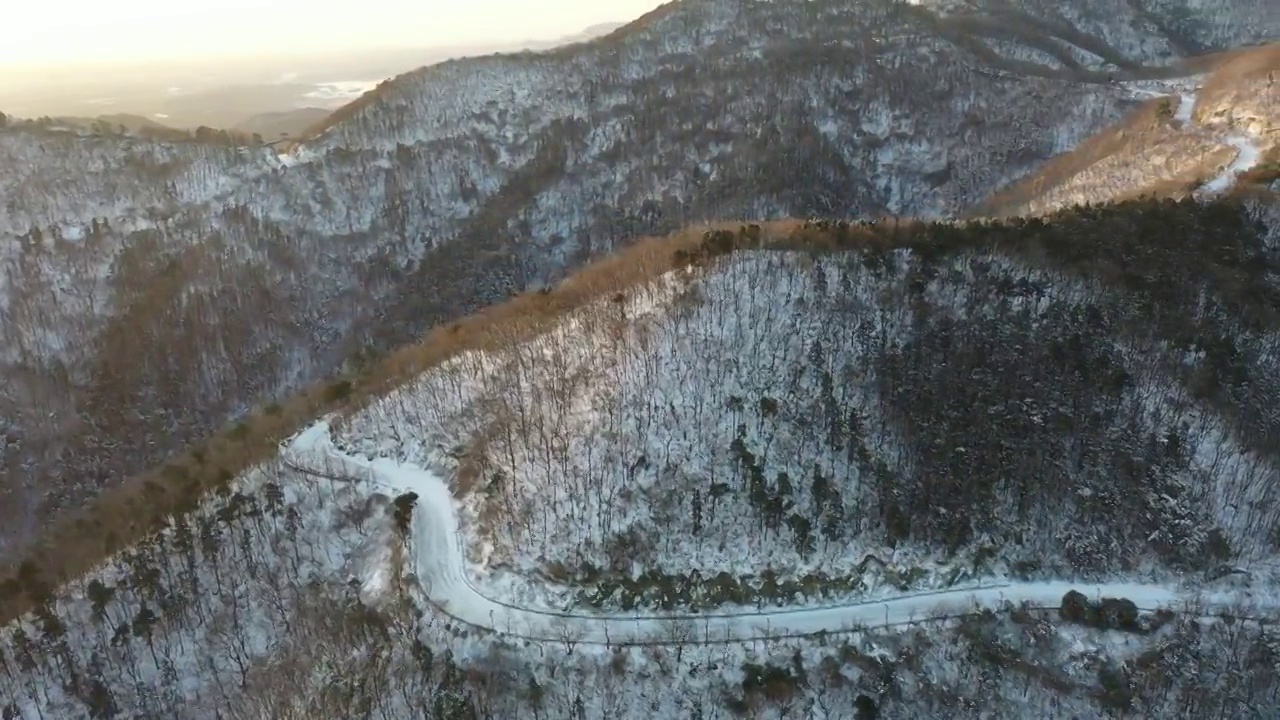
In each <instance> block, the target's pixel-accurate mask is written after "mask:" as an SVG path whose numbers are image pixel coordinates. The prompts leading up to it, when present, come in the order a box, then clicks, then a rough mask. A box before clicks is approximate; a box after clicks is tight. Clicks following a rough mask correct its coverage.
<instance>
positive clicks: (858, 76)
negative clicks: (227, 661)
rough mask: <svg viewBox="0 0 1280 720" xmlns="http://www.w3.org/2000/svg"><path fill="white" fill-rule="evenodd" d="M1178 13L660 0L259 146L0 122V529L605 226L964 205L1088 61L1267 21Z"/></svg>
mask: <svg viewBox="0 0 1280 720" xmlns="http://www.w3.org/2000/svg"><path fill="white" fill-rule="evenodd" d="M1186 7H1187V6H1184V5H1182V4H1180V3H1164V4H1160V5H1157V4H1156V3H1146V4H1143V3H1137V2H1135V3H1129V4H1126V5H1125V6H1124V7H1122V8H1121V9H1120V10H1119V11H1117V9H1116V7H1115V4H1114V3H1110V2H1102V1H1101V0H1097V1H1093V2H1084V3H1078V4H1073V6H1072V7H1070V8H1064V7H1061V6H1060V4H1057V3H1038V2H1030V1H1027V2H1021V3H1017V4H1009V3H996V2H991V3H982V4H978V5H969V4H966V5H964V6H962V7H956V8H944V7H940V6H932V5H911V4H906V3H901V2H895V1H891V0H873V1H871V2H865V3H857V4H853V5H851V4H848V3H842V2H799V1H798V0H795V1H787V2H728V1H724V0H686V1H685V2H677V3H671V4H669V5H667V6H664V7H663V8H660V9H659V10H657V11H655V12H654V13H652V14H651V15H650V16H647V17H645V18H642V19H641V20H639V21H637V22H635V23H632V24H630V25H628V26H626V27H624V28H621V29H619V30H616V31H614V32H613V33H611V34H609V35H608V36H606V37H603V38H600V39H597V40H594V41H591V42H587V43H583V44H577V45H573V46H570V47H567V48H562V49H559V50H555V51H550V52H546V53H522V54H513V55H501V56H493V57H486V58H478V59H470V60H464V61H454V62H448V63H443V64H440V65H435V66H431V67H428V68H424V69H422V70H419V71H415V72H413V73H409V74H407V75H405V76H402V77H400V78H397V79H395V80H394V81H391V82H388V83H385V84H384V85H383V86H382V87H380V88H379V89H377V90H375V91H373V92H371V93H370V94H369V95H367V96H366V97H365V98H363V99H361V100H360V101H357V102H355V103H353V104H352V105H350V106H349V107H348V108H346V109H344V110H343V111H341V112H339V113H337V114H335V115H334V116H332V117H331V118H330V119H329V120H328V121H326V123H325V124H324V125H323V126H321V127H319V128H317V129H316V131H315V132H314V133H313V135H312V137H311V139H309V140H308V141H306V142H304V143H302V144H301V145H300V146H299V147H297V148H295V149H294V150H293V151H292V152H290V153H288V154H286V155H283V156H277V155H276V154H275V153H274V152H272V151H271V150H269V149H265V148H260V147H246V146H243V145H240V144H237V143H236V142H234V139H233V138H231V137H230V136H228V135H226V134H219V133H217V132H210V133H205V134H204V136H200V134H197V136H196V137H194V138H173V139H164V138H159V139H157V138H147V137H138V136H135V135H133V134H130V135H126V136H118V135H107V134H101V133H98V134H87V135H86V134H84V133H75V132H61V131H56V130H50V129H48V128H41V127H33V126H25V125H24V126H15V127H8V128H6V129H3V130H0V166H3V167H4V168H6V170H7V172H6V173H5V174H4V175H3V176H2V177H0V202H3V203H4V204H3V206H2V207H3V213H0V224H2V225H0V263H3V266H4V272H3V273H2V274H0V372H2V373H3V375H4V376H5V377H6V378H7V379H9V380H10V381H9V382H8V383H6V385H5V387H4V388H3V390H0V462H3V464H4V467H5V468H6V471H7V473H6V478H5V482H4V483H3V485H2V486H0V493H3V495H2V496H0V514H3V517H0V528H2V530H0V547H3V548H12V547H14V546H16V545H19V544H21V543H22V542H24V541H26V540H29V539H30V538H31V537H32V535H33V533H34V531H35V530H36V529H37V528H36V524H37V521H36V518H39V517H42V513H43V514H47V513H49V512H53V511H57V510H59V509H64V508H74V507H77V506H79V505H81V504H82V503H83V502H84V501H85V500H86V499H87V498H90V497H93V496H94V495H96V494H97V493H99V492H100V491H101V490H102V489H103V488H107V487H111V486H114V485H118V484H120V483H122V482H124V481H125V480H126V479H127V478H131V477H134V476H135V475H137V474H138V473H140V472H142V471H143V470H145V469H146V468H149V467H153V466H155V465H156V464H157V463H159V462H160V461H161V460H163V459H164V458H166V457H168V456H169V455H171V454H172V453H174V452H176V451H179V450H181V449H182V448H185V447H187V446H188V445H190V444H191V443H193V442H195V441H196V440H198V439H200V438H202V437H205V436H206V435H207V434H208V433H209V432H211V431H212V430H214V429H216V428H219V427H221V426H223V424H224V423H226V422H231V421H234V420H236V419H238V418H241V417H243V416H244V415H245V413H246V412H247V411H248V409H249V408H250V407H251V406H252V405H253V404H255V403H258V402H260V401H261V400H262V399H263V398H273V397H274V398H284V397H286V396H287V395H288V394H289V393H291V392H292V391H294V390H296V389H298V388H300V387H303V386H305V385H307V384H308V383H309V382H311V381H314V380H316V379H318V378H321V377H324V376H326V375H330V374H332V373H334V372H335V371H338V370H339V369H343V368H345V369H348V370H354V369H356V368H358V367H360V366H361V365H362V364H363V363H365V362H367V360H368V359H369V358H371V357H375V356H377V355H379V354H381V353H383V352H385V351H386V350H388V349H389V348H392V347H395V346H397V345H400V344H403V343H405V342H408V341H411V340H413V339H416V338H418V337H419V336H420V335H421V334H422V333H423V332H425V331H426V330H427V329H428V328H431V327H433V326H437V325H439V324H440V323H443V322H446V321H448V320H451V319H454V318H457V317H460V316H462V315H465V314H467V313H469V312H473V311H475V310H477V309H479V308H481V307H484V306H486V305H489V304H491V303H493V302H495V301H498V300H500V299H503V298H506V297H509V296H510V295H512V294H514V293H516V292H518V291H519V290H521V289H524V288H527V287H530V286H534V285H538V284H542V283H546V282H548V281H551V280H554V279H556V278H558V277H561V276H563V274H564V273H565V272H566V271H567V270H569V269H571V268H573V267H576V266H579V265H581V264H582V263H583V262H584V261H585V260H587V259H588V258H591V257H595V256H598V255H601V254H604V253H608V252H611V251H614V250H616V249H617V248H619V247H621V246H623V245H624V244H625V243H627V242H628V241H629V240H630V239H632V238H636V237H641V236H644V235H650V234H662V233H666V232H669V231H672V230H674V229H676V228H680V227H684V226H686V225H689V224H695V223H698V222H700V221H703V220H711V219H718V218H743V219H751V220H760V219H768V218H779V217H786V216H796V217H806V216H813V215H822V216H875V215H884V214H901V215H918V216H922V217H942V216H950V215H955V214H959V213H962V212H965V211H968V210H970V209H972V208H974V207H976V206H977V204H978V203H979V202H980V201H982V200H983V199H985V198H987V197H989V196H990V195H991V194H992V193H993V192H995V191H996V190H998V189H999V188H1001V187H1003V186H1005V185H1007V184H1008V183H1009V182H1011V181H1013V180H1015V179H1016V178H1018V177H1020V176H1023V175H1024V174H1026V173H1028V172H1031V171H1033V170H1034V169H1035V168H1037V167H1039V166H1040V164H1041V163H1043V162H1044V160H1045V159H1046V158H1049V157H1051V156H1053V155H1055V154H1058V153H1062V152H1064V151H1067V150H1069V149H1071V148H1073V147H1074V146H1076V145H1077V144H1078V143H1079V142H1081V141H1082V140H1083V139H1085V138H1087V137H1089V136H1090V135H1091V134H1092V133H1094V132H1095V131H1097V130H1099V129H1101V128H1103V127H1106V126H1107V125H1108V124H1110V123H1115V122H1117V121H1119V120H1120V119H1121V118H1122V117H1123V116H1124V114H1125V113H1126V112H1127V111H1128V110H1129V109H1130V108H1131V107H1132V105H1133V101H1132V98H1131V94H1130V92H1129V91H1128V90H1127V89H1126V88H1124V87H1121V86H1120V85H1118V84H1111V83H1109V82H1108V81H1109V80H1114V79H1138V78H1147V77H1166V76H1177V75H1181V74H1186V73H1188V72H1192V71H1195V70H1197V69H1198V68H1203V62H1201V63H1200V64H1197V63H1195V62H1188V61H1186V60H1185V57H1186V56H1187V55H1188V54H1189V53H1191V52H1201V51H1209V50H1222V49H1226V48H1230V47H1234V46H1238V45H1242V44H1245V43H1250V42H1256V41H1258V40H1260V39H1264V38H1266V37H1269V36H1273V35H1274V34H1275V29H1276V22H1275V17H1274V12H1273V11H1272V9H1270V4H1269V3H1264V2H1252V1H1249V0H1239V1H1238V2H1234V3H1230V4H1226V5H1224V6H1223V7H1221V8H1215V10H1214V11H1213V12H1212V13H1209V12H1205V13H1201V14H1195V13H1190V12H1189V11H1187V10H1186ZM1179 8H1181V9H1179ZM1175 10H1176V12H1175ZM1028 98H1032V99H1034V102H1028ZM37 509H38V510H39V512H37Z"/></svg>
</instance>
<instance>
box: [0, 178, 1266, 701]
mask: <svg viewBox="0 0 1280 720" xmlns="http://www.w3.org/2000/svg"><path fill="white" fill-rule="evenodd" d="M1276 208H1280V203H1278V202H1277V198H1276V197H1275V196H1274V195H1271V196H1264V195H1258V196H1256V197H1253V198H1250V199H1249V200H1248V201H1247V202H1245V201H1241V200H1239V199H1233V200H1229V201H1225V200H1224V201H1219V202H1215V203H1202V202H1198V201H1195V200H1185V201H1182V202H1174V201H1154V200H1152V201H1145V202H1132V203H1128V204H1124V205H1118V206H1107V207H1090V208H1077V209H1073V210H1069V211H1064V212H1062V213H1059V214H1057V215H1054V216H1050V217H1048V218H1045V219H1043V220H1042V219H1031V220H1015V221H1010V222H1004V223H990V222H983V223H973V224H968V225H962V224H950V223H937V224H923V223H896V222H892V221H890V222H882V223H879V224H877V225H875V226H869V225H861V224H858V223H854V224H852V225H841V224H832V223H800V222H780V223H771V224H765V225H763V226H759V225H751V226H744V227H741V228H740V229H738V230H736V231H719V232H708V233H705V234H704V233H700V232H694V233H688V234H681V235H677V236H674V237H673V238H670V239H665V240H651V241H647V242H642V243H639V244H636V245H634V246H632V247H630V248H628V249H627V250H626V251H625V252H623V253H622V254H621V255H619V256H617V257H615V258H611V259H608V260H606V261H603V262H601V263H598V264H593V265H591V266H589V267H588V268H587V269H585V270H583V271H581V272H578V273H575V274H574V275H572V276H571V277H570V278H568V279H567V280H566V281H565V282H563V283H560V284H558V285H556V286H555V287H552V288H549V289H548V290H547V291H546V292H532V293H528V294H525V295H522V296H521V297H519V298H517V299H516V300H514V301H512V302H511V303H510V304H507V305H500V306H496V307H493V308H490V309H488V310H486V311H485V312H484V313H481V314H479V315H477V316H474V317H471V318H468V319H466V320H463V321H461V322H459V323H457V324H455V325H452V326H447V327H442V328H440V329H438V330H436V331H435V332H433V334H432V335H431V336H430V337H429V338H428V339H427V340H426V341H424V342H423V343H421V344H418V345H414V346H409V347H406V348H405V349H403V350H401V351H400V352H399V353H397V355H395V356H394V357H392V358H389V359H387V360H386V361H384V362H382V363H380V364H378V365H377V366H376V367H375V368H373V369H372V370H370V371H369V372H367V373H365V374H363V375H361V376H359V377H353V378H352V379H351V380H350V381H349V382H348V383H346V384H343V383H334V384H330V385H327V386H325V387H323V388H317V389H315V390H314V391H312V392H311V393H309V395H308V396H306V397H302V398H298V399H295V400H294V401H293V402H292V403H290V404H288V405H286V406H281V407H275V408H264V409H263V410H262V411H261V412H260V413H258V414H256V415H254V416H253V417H252V419H251V420H250V421H249V422H248V423H247V424H246V425H245V426H242V427H239V428H230V429H228V430H227V431H226V432H225V433H222V434H221V435H219V436H218V437H216V438H214V439H213V440H211V441H210V442H209V443H207V444H206V445H204V446H203V447H202V448H201V449H200V451H199V453H197V454H194V455H192V456H190V457H188V458H184V459H182V460H180V461H177V462H175V463H173V464H170V465H169V466H168V467H166V468H165V469H164V470H163V472H162V473H161V475H159V476H157V477H158V478H160V479H162V481H159V480H158V481H156V482H153V483H151V484H150V486H142V487H138V488H135V489H131V490H130V492H136V495H135V496H134V497H136V498H137V499H138V500H141V501H142V502H134V503H131V502H129V501H127V500H125V499H122V498H121V496H120V495H119V494H118V493H114V492H113V493H107V496H113V497H114V498H115V500H114V501H115V502H116V505H115V506H114V507H115V510H116V512H117V513H119V515H118V516H117V517H107V516H106V515H105V514H104V515H99V516H97V518H96V521H97V522H96V524H95V523H94V522H84V523H79V524H74V523H73V524H68V526H67V528H66V531H67V532H66V534H65V535H64V536H62V539H63V541H61V542H55V538H56V537H57V536H52V535H51V536H50V538H49V540H50V542H49V544H48V546H47V548H46V550H44V551H42V553H41V554H39V555H37V556H33V558H32V560H31V561H30V562H28V563H25V564H23V565H22V566H21V567H20V568H19V571H18V573H17V574H16V575H15V576H14V577H13V578H12V579H11V580H9V581H5V582H2V583H0V607H3V608H4V609H5V612H6V615H5V619H6V620H7V621H8V622H6V623H5V624H4V625H3V626H2V627H0V713H5V714H6V716H7V717H11V718H22V720H27V719H28V718H54V717H56V718H66V719H67V720H74V719H78V718H104V717H106V718H143V717H157V716H159V717H173V718H183V719H185V718H214V717H221V718H235V719H237V720H238V719H240V718H245V719H246V720H247V719H248V718H262V717H272V718H304V717H305V718H312V719H314V718H339V717H343V718H345V717H386V718H410V717H413V718H419V717H425V718H457V717H463V718H485V717H493V718H497V717H502V718H543V717H546V718H632V717H634V718H641V717H643V718H649V717H653V716H654V715H665V716H671V717H703V718H728V717H734V716H738V715H741V714H745V713H754V714H755V716H757V717H768V718H774V717H778V718H789V717H813V718H850V717H862V718H865V717H876V718H883V719H884V720H889V719H891V718H921V717H930V718H931V717H984V716H990V715H995V716H1002V717H1008V716H1014V717H1043V718H1068V717H1097V716H1105V715H1106V714H1108V713H1115V712H1121V711H1128V712H1131V713H1134V714H1136V715H1138V716H1149V717H1178V716H1181V715H1184V714H1187V713H1190V714H1191V715H1192V716H1195V717H1216V716H1223V717H1240V716H1247V715H1248V714H1249V713H1251V712H1254V713H1261V714H1262V716H1263V717H1269V716H1272V715H1274V714H1275V712H1276V710H1277V709H1280V708H1277V706H1276V704H1275V700H1274V698H1275V697H1276V694H1277V690H1280V686H1277V682H1278V679H1280V673H1277V669H1280V665H1277V658H1280V653H1277V652H1276V650H1277V649H1278V648H1280V637H1277V635H1276V631H1275V627H1276V624H1275V622H1274V620H1275V619H1276V617H1277V613H1280V592H1277V590H1280V585H1278V584H1277V583H1278V582H1280V572H1278V571H1280V566H1278V565H1277V550H1278V549H1280V497H1277V493H1280V484H1278V483H1277V482H1276V476H1277V473H1278V472H1280V448H1278V447H1277V445H1276V443H1275V440H1274V438H1276V437H1280V427H1278V426H1280V415H1278V414H1277V413H1276V408H1278V407H1280V380H1277V378H1280V367H1277V364H1278V363H1280V318H1277V316H1276V313H1275V308H1276V307H1277V306H1278V304H1280V262H1278V261H1277V259H1276V256H1275V250H1276V248H1277V247H1280V246H1277V244H1276V242H1277V239H1278V238H1280V223H1277V222H1276V219H1277V218H1280V212H1277V210H1276ZM308 397H310V398H311V399H310V400H308V399H307V398H308ZM320 414H323V417H322V418H321V417H317V415H320ZM264 437H265V440H264ZM276 438H279V439H281V440H283V441H284V442H282V444H281V445H280V447H279V448H275V447H274V440H275V439H276ZM263 442H265V444H266V446H267V447H269V448H271V452H266V453H263V454H261V455H260V456H259V457H256V458H255V457H250V456H248V455H246V454H243V453H242V454H240V455H234V454H232V453H233V451H234V450H235V448H236V447H237V443H238V444H239V445H238V446H239V447H244V448H248V447H251V446H254V445H255V443H263ZM277 450H278V451H277ZM215 456H217V457H219V458H220V459H215ZM218 463H222V464H221V465H220V466H218V465H217V464H218ZM215 466H216V467H215ZM216 470H221V471H225V473H226V476H225V477H223V478H222V480H221V481H220V482H219V484H216V485H212V486H211V488H210V489H212V487H216V492H211V493H209V494H208V496H206V497H204V498H203V499H202V500H201V501H200V502H199V503H198V504H197V505H196V506H195V507H194V509H191V508H190V507H189V506H187V505H186V504H187V503H189V502H190V501H191V499H192V498H193V497H194V493H195V491H196V490H198V489H200V488H198V487H196V486H193V485H192V482H193V481H194V479H195V478H198V477H199V476H200V474H201V473H202V472H210V473H211V474H213V473H214V472H215V471H216ZM184 495H185V496H186V497H184ZM104 497H105V496H104ZM184 508H185V510H186V511H178V510H183V509H184ZM170 510H174V511H178V512H173V513H172V514H171V515H170V514H169V511H170ZM144 513H146V514H151V515H154V516H160V517H165V516H167V517H165V519H164V523H163V529H162V530H161V531H160V532H158V533H156V534H154V535H151V536H150V537H147V538H145V539H140V538H139V537H138V536H139V535H140V534H141V533H142V531H143V530H145V528H144V527H141V526H139V525H130V524H129V523H128V522H125V520H126V519H129V520H132V521H135V522H137V521H138V520H140V515H142V514H144ZM108 533H111V534H112V537H113V538H114V540H104V541H103V542H104V544H105V543H110V542H114V543H116V547H118V548H120V550H119V552H115V553H106V554H104V553H102V552H101V550H102V548H101V547H100V548H99V556H98V558H97V559H99V560H101V562H93V563H89V566H87V567H82V568H81V570H83V571H84V572H83V574H80V573H74V577H73V578H72V579H71V580H70V582H67V583H65V584H60V585H59V584H58V583H55V582H53V581H52V580H53V579H60V578H63V577H67V576H68V575H69V574H71V573H68V569H69V568H73V567H75V566H76V565H77V563H80V564H83V563H84V562H85V560H86V557H85V551H86V550H87V549H88V548H89V547H90V546H89V545H88V544H87V543H88V540H87V539H86V538H87V536H92V535H95V534H97V535H99V536H101V537H104V538H105V537H106V536H107V534H108ZM1073 592H1083V594H1081V595H1076V594H1073ZM1108 598H1109V599H1108ZM17 610H25V611H27V612H26V614H25V615H23V616H22V617H20V618H17V619H16V620H13V619H12V616H13V615H14V614H15V611H17ZM1224 614H1225V615H1228V616H1229V618H1230V619H1226V620H1224V619H1222V617H1221V616H1223V615H1224ZM935 616H940V617H935ZM1258 621H1266V622H1258Z"/></svg>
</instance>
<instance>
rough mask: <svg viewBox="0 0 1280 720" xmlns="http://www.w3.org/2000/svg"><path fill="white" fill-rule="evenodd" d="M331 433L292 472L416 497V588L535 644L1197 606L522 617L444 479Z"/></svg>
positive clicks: (1216, 604)
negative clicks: (475, 568)
mask: <svg viewBox="0 0 1280 720" xmlns="http://www.w3.org/2000/svg"><path fill="white" fill-rule="evenodd" d="M329 432H330V430H329V423H328V421H321V422H319V423H317V424H316V425H314V426H313V427H311V428H309V429H308V430H306V431H304V432H303V433H302V434H301V435H299V436H298V438H297V439H296V440H295V441H293V442H292V443H291V444H290V445H289V446H288V448H287V452H288V456H289V459H288V462H289V463H290V465H291V466H293V467H295V468H298V469H299V470H301V471H303V472H307V463H308V461H313V460H319V461H320V462H319V463H318V464H317V466H316V467H314V468H313V469H311V471H312V472H314V473H316V476H317V477H322V478H324V477H330V478H332V477H336V478H341V479H345V480H346V481H349V482H353V483H360V482H366V483H369V484H370V485H372V486H374V487H377V488H379V489H381V490H384V491H385V492H387V493H388V494H390V495H395V496H400V495H403V494H407V493H413V494H414V495H416V497H417V504H416V505H415V510H414V517H413V521H412V543H413V547H412V550H411V552H412V555H413V558H414V567H415V568H416V573H417V581H418V583H419V584H420V585H421V587H422V588H423V590H424V592H425V593H426V595H427V597H428V598H429V600H430V601H431V603H432V604H433V605H434V606H436V607H437V608H439V609H440V610H441V611H443V612H445V613H447V614H448V615H449V616H450V617H453V618H455V619H457V620H460V621H462V622H464V623H466V624H467V625H471V626H475V627H480V628H484V629H486V630H490V631H493V632H497V633H500V634H505V635H512V636H515V637H519V638H523V639H526V640H541V641H547V642H562V641H564V640H565V639H568V640H570V641H572V642H579V643H585V644H594V645H610V646H616V645H626V644H648V643H659V644H661V643H663V642H664V641H669V640H671V639H672V638H676V639H677V640H682V641H684V642H694V643H697V642H706V643H716V642H725V641H740V640H751V639H763V638H780V637H800V636H805V635H813V634H816V633H821V632H840V631H846V630H849V629H851V628H854V627H890V626H894V625H900V624H906V623H912V622H915V621H918V620H920V619H922V618H928V617H937V616H940V615H963V614H969V613H973V612H976V611H978V610H980V609H983V608H997V607H1002V606H1003V605H1004V603H1006V602H1007V603H1012V604H1014V605H1020V604H1023V603H1026V604H1028V605H1029V606H1030V607H1033V608H1056V607H1058V606H1059V605H1061V603H1062V598H1063V596H1064V595H1065V594H1066V593H1068V592H1070V591H1072V590H1076V591H1079V592H1083V593H1084V594H1085V595H1087V596H1089V597H1090V598H1092V599H1095V600H1100V599H1101V598H1104V597H1119V598H1126V599H1129V600H1132V601H1133V602H1134V603H1135V604H1136V605H1137V606H1138V608H1140V609H1142V610H1157V609H1161V608H1174V607H1180V606H1182V605H1183V604H1185V603H1187V602H1190V601H1193V599H1195V598H1196V596H1195V595H1194V594H1183V593H1180V592H1179V591H1178V590H1177V589H1175V588H1173V587H1167V586H1160V585H1144V584H1139V583H1121V582H1117V583H1099V584H1080V583H1072V582H1024V583H1002V584H999V585H994V586H990V587H985V588H980V589H957V590H947V591H937V592H930V593H911V594H905V595H902V596H899V597H893V598H885V599H883V600H882V601H868V602H857V603H849V604H842V605H835V606H829V607H821V606H817V607H806V606H799V607H792V608H786V609H776V610H770V611H767V612H739V613H696V614H688V613H686V614H678V615H653V614H628V615H605V614H595V615H592V614H584V613H580V612H579V613H565V612H555V611H548V610H544V609H540V608H534V607H521V606H518V605H515V604H512V603H510V602H507V601H505V600H503V599H495V598H490V597H487V596H485V595H484V594H482V592H481V591H480V590H478V589H477V588H476V587H475V585H474V584H473V583H472V582H471V581H470V579H469V578H468V577H467V562H466V556H465V549H464V548H465V540H464V538H463V536H462V531H461V529H460V527H459V523H458V518H457V511H456V509H455V507H454V506H455V502H454V499H453V496H452V494H451V492H450V490H449V488H448V487H446V486H445V483H444V481H443V480H442V479H441V478H440V477H439V476H438V475H436V474H435V473H432V472H430V471H428V470H424V469H423V468H420V467H417V466H415V465H413V464H411V463H400V462H396V461H395V460H391V459H388V458H379V459H376V460H372V461H370V460H366V459H364V458H359V457H355V456H352V455H348V454H346V453H343V452H341V451H340V450H338V449H336V448H335V447H334V445H333V443H332V441H331V440H330V439H329ZM1199 599H1200V600H1202V601H1203V602H1204V603H1205V605H1206V607H1207V609H1208V610H1209V611H1210V612H1214V611H1217V610H1219V609H1223V608H1228V607H1231V606H1234V605H1235V604H1236V603H1237V602H1238V598H1237V597H1235V596H1234V595H1233V594H1230V593H1228V594H1222V595H1214V596H1207V597H1202V598H1199ZM680 633H683V636H681V635H680ZM673 642H674V641H673Z"/></svg>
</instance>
